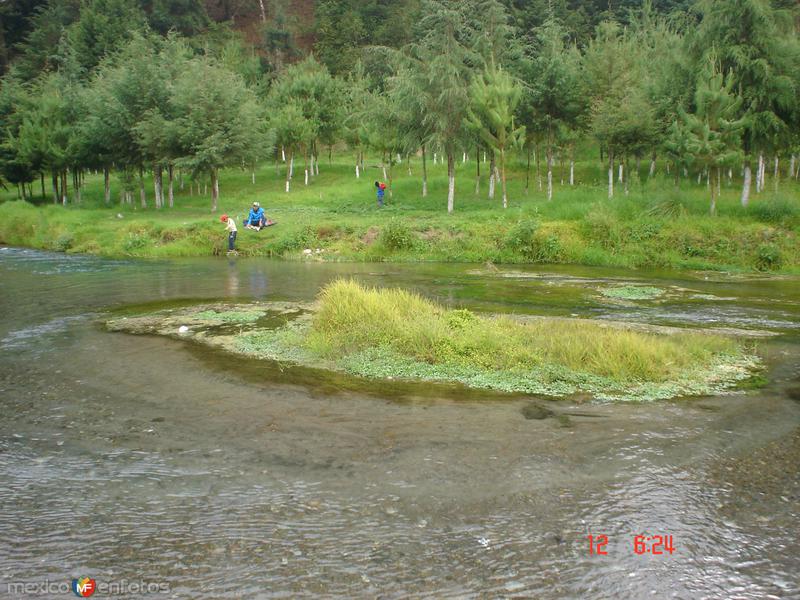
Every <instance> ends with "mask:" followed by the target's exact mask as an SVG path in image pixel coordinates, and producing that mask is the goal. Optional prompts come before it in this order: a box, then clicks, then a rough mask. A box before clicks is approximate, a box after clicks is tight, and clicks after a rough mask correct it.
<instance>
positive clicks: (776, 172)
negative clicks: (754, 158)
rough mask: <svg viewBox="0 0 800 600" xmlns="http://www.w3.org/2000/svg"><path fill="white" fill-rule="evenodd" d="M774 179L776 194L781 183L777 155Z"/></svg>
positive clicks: (776, 157)
mask: <svg viewBox="0 0 800 600" xmlns="http://www.w3.org/2000/svg"><path fill="white" fill-rule="evenodd" d="M772 178H773V179H774V180H775V181H774V184H773V185H774V186H775V192H777V191H778V183H779V182H780V171H779V170H778V156H777V155H776V156H775V171H774V173H773V175H772Z"/></svg>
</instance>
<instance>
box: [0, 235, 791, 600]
mask: <svg viewBox="0 0 800 600" xmlns="http://www.w3.org/2000/svg"><path fill="white" fill-rule="evenodd" d="M341 275H347V276H354V277H357V278H358V279H360V280H362V281H365V282H369V283H372V284H375V285H401V286H404V287H407V288H413V289H415V290H417V291H419V292H421V293H423V294H425V295H427V296H430V297H432V298H434V299H436V300H439V301H442V302H445V303H448V304H450V305H453V306H465V307H469V308H471V309H474V310H478V311H490V312H502V311H505V312H516V313H521V314H548V315H578V316H586V317H594V318H600V319H624V320H634V321H641V322H647V323H658V324H667V325H678V326H687V327H696V326H702V327H737V328H743V329H753V330H756V329H757V330H765V331H770V332H775V333H778V334H780V335H778V336H776V337H773V338H770V339H766V340H762V341H760V342H759V346H760V348H761V352H762V353H763V354H764V355H765V357H766V359H767V363H768V365H769V369H768V373H767V374H768V377H769V380H770V383H769V384H768V385H767V387H765V388H762V389H759V390H754V391H746V392H745V391H742V392H739V393H736V394H731V395H726V396H720V397H713V398H692V399H683V400H678V401H673V402H661V403H654V404H602V403H593V402H583V403H578V402H575V401H574V400H570V401H549V400H545V399H535V398H529V397H524V396H508V395H502V394H494V393H487V392H483V391H475V390H466V389H464V388H461V387H458V386H448V385H430V384H415V383H406V382H382V383H381V382H368V381H361V380H356V379H352V378H348V377H343V376H341V375H332V374H326V373H323V372H319V371H315V370H311V369H293V368H285V367H283V368H282V367H280V366H278V365H274V364H267V363H259V362H257V361H250V360H244V359H242V358H240V357H233V356H228V355H223V354H218V353H214V352H210V351H208V350H207V349H204V348H202V347H199V346H195V345H192V344H189V343H183V342H180V341H176V340H168V339H162V338H156V337H148V336H127V335H124V334H112V333H107V332H105V331H104V330H103V328H102V326H101V325H100V323H101V322H102V320H103V318H104V317H106V316H107V315H108V314H109V311H111V310H115V309H120V308H123V307H126V306H128V305H133V304H149V305H153V306H156V305H158V304H157V303H169V302H181V301H186V300H210V299H237V300H247V299H262V300H292V301H304V300H309V299H311V298H313V296H314V295H315V293H316V292H317V291H318V290H319V288H320V287H321V286H322V285H324V284H325V283H326V282H327V281H330V280H331V279H332V278H334V277H337V276H341ZM623 284H628V285H649V286H655V287H659V288H663V289H664V290H665V293H664V294H663V295H662V296H661V297H660V298H658V299H655V300H652V301H631V302H620V301H615V300H612V299H609V298H606V297H604V296H603V295H602V294H601V293H600V290H602V289H604V288H605V287H607V286H615V285H623ZM0 352H2V360H1V361H0V402H2V409H3V416H4V418H3V419H2V422H0V478H2V479H1V480H2V482H3V485H2V487H0V534H1V535H0V539H2V540H3V543H2V544H0V572H2V576H3V580H2V581H0V595H2V594H5V593H6V592H8V591H11V592H13V590H14V589H15V588H13V587H12V588H9V587H8V585H9V584H12V585H13V584H15V583H20V582H29V583H36V582H44V581H51V582H57V583H66V582H68V581H69V580H71V579H72V578H73V577H77V576H79V575H88V576H91V577H94V578H95V579H96V580H97V582H98V583H101V582H102V583H114V582H117V583H119V582H122V581H124V580H127V581H129V582H130V581H136V582H139V581H145V582H157V583H162V584H166V586H168V587H169V592H167V593H166V594H162V595H165V596H167V597H181V598H225V597H229V598H262V597H263V598H267V597H269V598H272V597H278V598H280V597H288V598H296V597H303V596H306V597H318V596H325V597H343V598H345V597H382V598H406V597H429V598H450V597H452V598H462V597H467V598H471V597H477V598H495V597H509V598H512V597H519V598H521V597H537V598H564V597H568V598H583V597H614V598H639V597H642V596H650V595H657V596H667V597H674V598H770V597H774V598H791V597H800V576H799V575H798V572H799V571H800V558H799V557H798V556H799V555H798V547H797V542H798V539H800V531H799V528H798V525H797V523H798V517H800V402H798V397H800V279H797V278H785V277H784V278H777V277H776V278H763V277H752V278H747V277H728V276H724V275H720V274H712V273H658V272H640V271H634V272H628V271H621V270H611V269H587V268H567V267H560V268H557V267H542V268H518V267H515V268H513V269H512V268H503V267H500V268H499V270H498V271H495V270H490V269H487V268H485V267H476V266H464V265H383V264H380V265H375V264H318V263H310V264H308V263H290V262H271V261H265V260H231V261H228V260H226V259H213V260H212V259H209V260H185V261H159V262H133V261H131V262H128V261H108V260H102V259H96V258H90V257H75V256H64V255H56V254H47V253H41V252H34V251H25V250H17V249H8V248H3V249H0ZM531 402H535V403H537V404H538V405H539V406H541V407H543V408H545V409H547V410H545V411H541V412H542V414H546V413H547V411H548V410H549V411H551V412H552V413H553V417H551V418H545V419H541V420H539V419H526V418H525V417H524V416H523V414H522V409H523V407H525V406H527V405H529V404H530V403H531ZM534 412H535V411H534ZM588 534H592V535H594V536H598V535H601V534H604V535H606V536H607V537H608V540H609V543H608V545H607V547H606V548H607V552H608V554H607V555H597V554H594V555H592V554H590V553H589V542H588V540H587V539H586V536H587V535H588ZM639 534H643V535H647V536H654V535H671V536H672V538H673V543H674V546H675V551H674V553H672V554H662V555H650V554H647V555H642V556H640V555H637V554H636V553H635V552H634V547H633V538H634V536H635V535H639ZM10 595H11V596H12V597H14V596H15V594H14V593H11V594H10ZM98 595H99V594H98ZM133 595H134V596H136V595H137V594H133Z"/></svg>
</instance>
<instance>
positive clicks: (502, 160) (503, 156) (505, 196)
mask: <svg viewBox="0 0 800 600" xmlns="http://www.w3.org/2000/svg"><path fill="white" fill-rule="evenodd" d="M500 180H501V182H502V184H503V208H508V194H507V192H506V153H505V150H504V149H503V148H501V149H500Z"/></svg>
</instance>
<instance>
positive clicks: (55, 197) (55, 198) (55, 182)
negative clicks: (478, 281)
mask: <svg viewBox="0 0 800 600" xmlns="http://www.w3.org/2000/svg"><path fill="white" fill-rule="evenodd" d="M51 177H52V180H53V204H58V174H57V173H56V172H55V171H52V173H51Z"/></svg>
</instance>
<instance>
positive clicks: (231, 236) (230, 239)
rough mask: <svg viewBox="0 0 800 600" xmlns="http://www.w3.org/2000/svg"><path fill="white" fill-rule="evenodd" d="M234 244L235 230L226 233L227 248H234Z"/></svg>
mask: <svg viewBox="0 0 800 600" xmlns="http://www.w3.org/2000/svg"><path fill="white" fill-rule="evenodd" d="M235 245H236V232H235V231H231V232H230V234H228V250H235V249H236V248H234V246H235Z"/></svg>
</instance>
